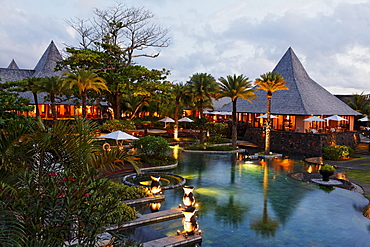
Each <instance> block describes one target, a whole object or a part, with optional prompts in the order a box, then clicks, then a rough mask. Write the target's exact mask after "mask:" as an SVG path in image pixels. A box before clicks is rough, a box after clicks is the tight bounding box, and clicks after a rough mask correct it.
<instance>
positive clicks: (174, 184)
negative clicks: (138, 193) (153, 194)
mask: <svg viewBox="0 0 370 247" xmlns="http://www.w3.org/2000/svg"><path fill="white" fill-rule="evenodd" d="M152 177H160V180H159V181H158V182H159V184H160V187H161V189H162V190H168V189H174V188H178V187H181V186H183V185H184V184H185V183H186V179H184V178H183V177H182V176H180V175H177V174H173V173H169V172H142V173H140V174H136V173H133V174H128V175H126V176H124V177H123V178H122V182H123V183H124V184H127V185H130V186H136V187H138V186H143V187H146V188H151V184H152Z"/></svg>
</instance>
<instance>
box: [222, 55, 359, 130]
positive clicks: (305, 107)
mask: <svg viewBox="0 0 370 247" xmlns="http://www.w3.org/2000/svg"><path fill="white" fill-rule="evenodd" d="M273 71H274V72H276V73H279V74H281V75H282V76H283V77H284V80H285V81H286V82H287V83H286V85H287V87H288V88H289V90H280V91H276V92H274V93H273V97H272V101H271V113H272V114H274V115H278V116H279V118H278V119H276V120H274V121H273V125H274V128H276V129H282V130H288V129H289V130H293V131H299V132H303V131H304V130H306V129H308V128H309V127H310V125H311V124H312V123H310V122H305V121H303V120H304V119H305V118H308V117H309V116H319V117H321V118H325V117H328V116H331V115H340V116H342V117H344V118H346V119H347V120H348V121H345V122H343V123H342V124H343V125H344V124H345V128H346V129H347V130H353V122H354V116H356V115H361V114H360V113H358V112H356V111H354V110H353V109H352V108H350V107H349V106H348V105H347V104H345V103H344V102H343V101H341V100H340V99H338V98H337V97H335V96H334V95H332V94H331V93H330V92H328V91H327V90H326V89H324V88H323V87H322V86H320V85H319V84H318V83H316V82H315V81H314V80H312V79H311V78H310V76H309V75H308V73H307V72H306V70H305V69H304V67H303V65H302V64H301V62H300V61H299V59H298V57H297V56H296V54H295V53H294V51H293V49H292V48H289V49H288V50H287V52H286V53H285V54H284V56H283V57H282V58H281V60H280V61H279V62H278V64H277V65H276V67H275V68H274V70H273ZM255 94H256V95H257V99H256V100H255V101H252V103H250V102H248V101H247V100H243V99H238V101H237V112H238V114H239V116H240V118H239V119H240V120H242V121H247V122H249V123H251V124H252V125H253V126H254V127H259V126H257V125H258V124H260V123H261V121H262V120H257V121H256V120H255V117H257V116H259V115H261V114H264V113H265V112H266V104H267V98H266V92H265V91H263V90H261V89H256V91H255ZM217 111H232V104H231V103H229V104H227V105H225V106H223V107H221V108H219V109H217ZM256 122H257V123H256ZM324 123H325V122H323V123H321V125H317V126H316V127H320V128H323V127H324ZM256 124H257V125H256ZM326 124H328V123H326ZM336 124H338V123H329V125H332V126H333V125H336Z"/></svg>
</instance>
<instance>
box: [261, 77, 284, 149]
mask: <svg viewBox="0 0 370 247" xmlns="http://www.w3.org/2000/svg"><path fill="white" fill-rule="evenodd" d="M254 83H255V84H256V85H257V89H262V90H264V91H266V96H267V108H266V114H267V119H266V139H265V154H269V153H270V140H271V98H272V94H273V93H274V92H276V91H278V90H289V88H287V86H286V82H285V81H284V77H282V75H281V74H277V73H276V72H268V73H266V74H263V75H261V78H257V79H256V80H255V82H254Z"/></svg>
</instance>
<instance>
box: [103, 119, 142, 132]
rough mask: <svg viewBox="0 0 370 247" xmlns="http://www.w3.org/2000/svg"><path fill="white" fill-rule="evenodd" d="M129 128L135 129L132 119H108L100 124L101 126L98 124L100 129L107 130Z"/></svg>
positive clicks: (125, 129)
mask: <svg viewBox="0 0 370 247" xmlns="http://www.w3.org/2000/svg"><path fill="white" fill-rule="evenodd" d="M129 129H135V124H134V122H133V121H128V120H126V121H125V120H119V119H109V120H107V121H106V122H105V123H104V124H102V126H100V130H102V131H109V132H113V131H117V130H122V131H127V130H129Z"/></svg>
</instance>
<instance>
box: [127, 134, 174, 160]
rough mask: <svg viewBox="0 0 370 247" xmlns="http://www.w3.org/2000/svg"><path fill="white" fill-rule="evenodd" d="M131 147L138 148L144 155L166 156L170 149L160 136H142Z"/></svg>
mask: <svg viewBox="0 0 370 247" xmlns="http://www.w3.org/2000/svg"><path fill="white" fill-rule="evenodd" d="M133 147H135V148H138V149H139V150H140V152H141V153H142V154H144V155H157V156H160V155H166V154H167V153H168V152H169V151H170V147H169V145H168V143H167V141H166V139H164V138H163V137H161V136H144V137H141V138H140V139H139V140H135V141H134V142H133Z"/></svg>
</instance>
